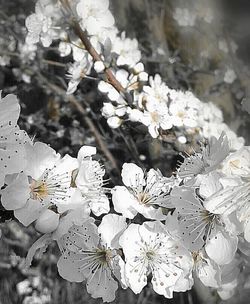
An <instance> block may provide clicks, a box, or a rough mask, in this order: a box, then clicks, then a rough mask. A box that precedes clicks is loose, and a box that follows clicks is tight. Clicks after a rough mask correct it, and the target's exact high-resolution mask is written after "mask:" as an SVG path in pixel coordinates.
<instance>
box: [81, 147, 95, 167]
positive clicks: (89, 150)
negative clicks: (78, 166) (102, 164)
mask: <svg viewBox="0 0 250 304" xmlns="http://www.w3.org/2000/svg"><path fill="white" fill-rule="evenodd" d="M95 154H96V147H92V146H82V147H81V149H80V150H79V152H78V155H77V159H78V161H79V163H81V162H82V160H83V159H84V158H85V157H88V156H92V155H95Z"/></svg>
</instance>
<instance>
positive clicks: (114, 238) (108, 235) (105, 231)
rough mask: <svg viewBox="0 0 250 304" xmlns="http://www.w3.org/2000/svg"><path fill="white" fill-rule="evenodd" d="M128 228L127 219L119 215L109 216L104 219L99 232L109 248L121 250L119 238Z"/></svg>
mask: <svg viewBox="0 0 250 304" xmlns="http://www.w3.org/2000/svg"><path fill="white" fill-rule="evenodd" d="M126 228H127V223H126V218H125V217H123V216H120V215H117V214H107V215H105V216H104V217H103V218H102V222H101V224H100V225H99V227H98V232H99V233H100V234H101V238H102V241H103V243H104V244H106V246H107V247H109V248H119V242H118V240H119V237H120V235H121V234H122V233H123V231H124V230H125V229H126Z"/></svg>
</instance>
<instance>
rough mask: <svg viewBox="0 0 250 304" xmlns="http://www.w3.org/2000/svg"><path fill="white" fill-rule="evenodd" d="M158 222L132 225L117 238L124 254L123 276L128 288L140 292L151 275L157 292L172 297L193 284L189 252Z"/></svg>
mask: <svg viewBox="0 0 250 304" xmlns="http://www.w3.org/2000/svg"><path fill="white" fill-rule="evenodd" d="M159 225H160V224H159V223H154V222H145V223H143V224H142V225H138V224H131V225H129V227H128V228H127V229H126V230H125V232H124V233H123V235H122V236H121V238H120V244H121V246H122V249H123V252H124V255H125V261H126V264H125V277H126V279H127V281H128V285H129V287H130V288H131V289H132V290H133V291H134V292H135V293H140V292H141V291H142V289H143V287H145V286H146V285H147V276H148V274H152V281H151V282H152V285H153V289H154V290H155V292H156V293H158V294H161V295H164V296H165V297H166V298H172V297H173V292H174V291H186V290H188V289H190V288H191V286H192V283H193V282H192V278H191V277H190V274H191V271H192V266H193V262H192V257H191V254H190V253H189V252H188V251H187V250H186V249H185V248H184V247H182V246H181V245H180V243H179V242H176V241H174V240H173V239H172V238H171V237H170V236H169V235H168V233H167V231H164V230H163V229H161V228H159Z"/></svg>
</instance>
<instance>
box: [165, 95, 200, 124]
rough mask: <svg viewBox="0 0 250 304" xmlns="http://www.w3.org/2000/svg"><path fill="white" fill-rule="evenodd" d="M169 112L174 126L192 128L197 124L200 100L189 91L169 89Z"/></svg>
mask: <svg viewBox="0 0 250 304" xmlns="http://www.w3.org/2000/svg"><path fill="white" fill-rule="evenodd" d="M169 98H170V105H169V113H170V115H171V116H172V118H173V119H172V122H173V125H174V126H176V127H182V126H185V127H190V128H194V127H196V126H197V124H198V112H199V109H200V107H201V102H200V101H199V99H197V98H196V97H195V96H194V95H193V94H192V93H191V92H181V91H175V90H171V92H170V94H169Z"/></svg>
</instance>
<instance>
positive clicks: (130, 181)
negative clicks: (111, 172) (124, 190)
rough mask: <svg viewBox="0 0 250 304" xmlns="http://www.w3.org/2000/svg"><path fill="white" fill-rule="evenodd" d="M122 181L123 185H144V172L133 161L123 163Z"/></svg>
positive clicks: (133, 186)
mask: <svg viewBox="0 0 250 304" xmlns="http://www.w3.org/2000/svg"><path fill="white" fill-rule="evenodd" d="M121 175H122V181H123V183H124V185H125V186H127V187H131V188H137V187H138V186H141V185H145V180H144V173H143V171H142V169H141V168H140V167H138V166H137V165H135V164H133V163H125V164H123V166H122V173H121Z"/></svg>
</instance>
